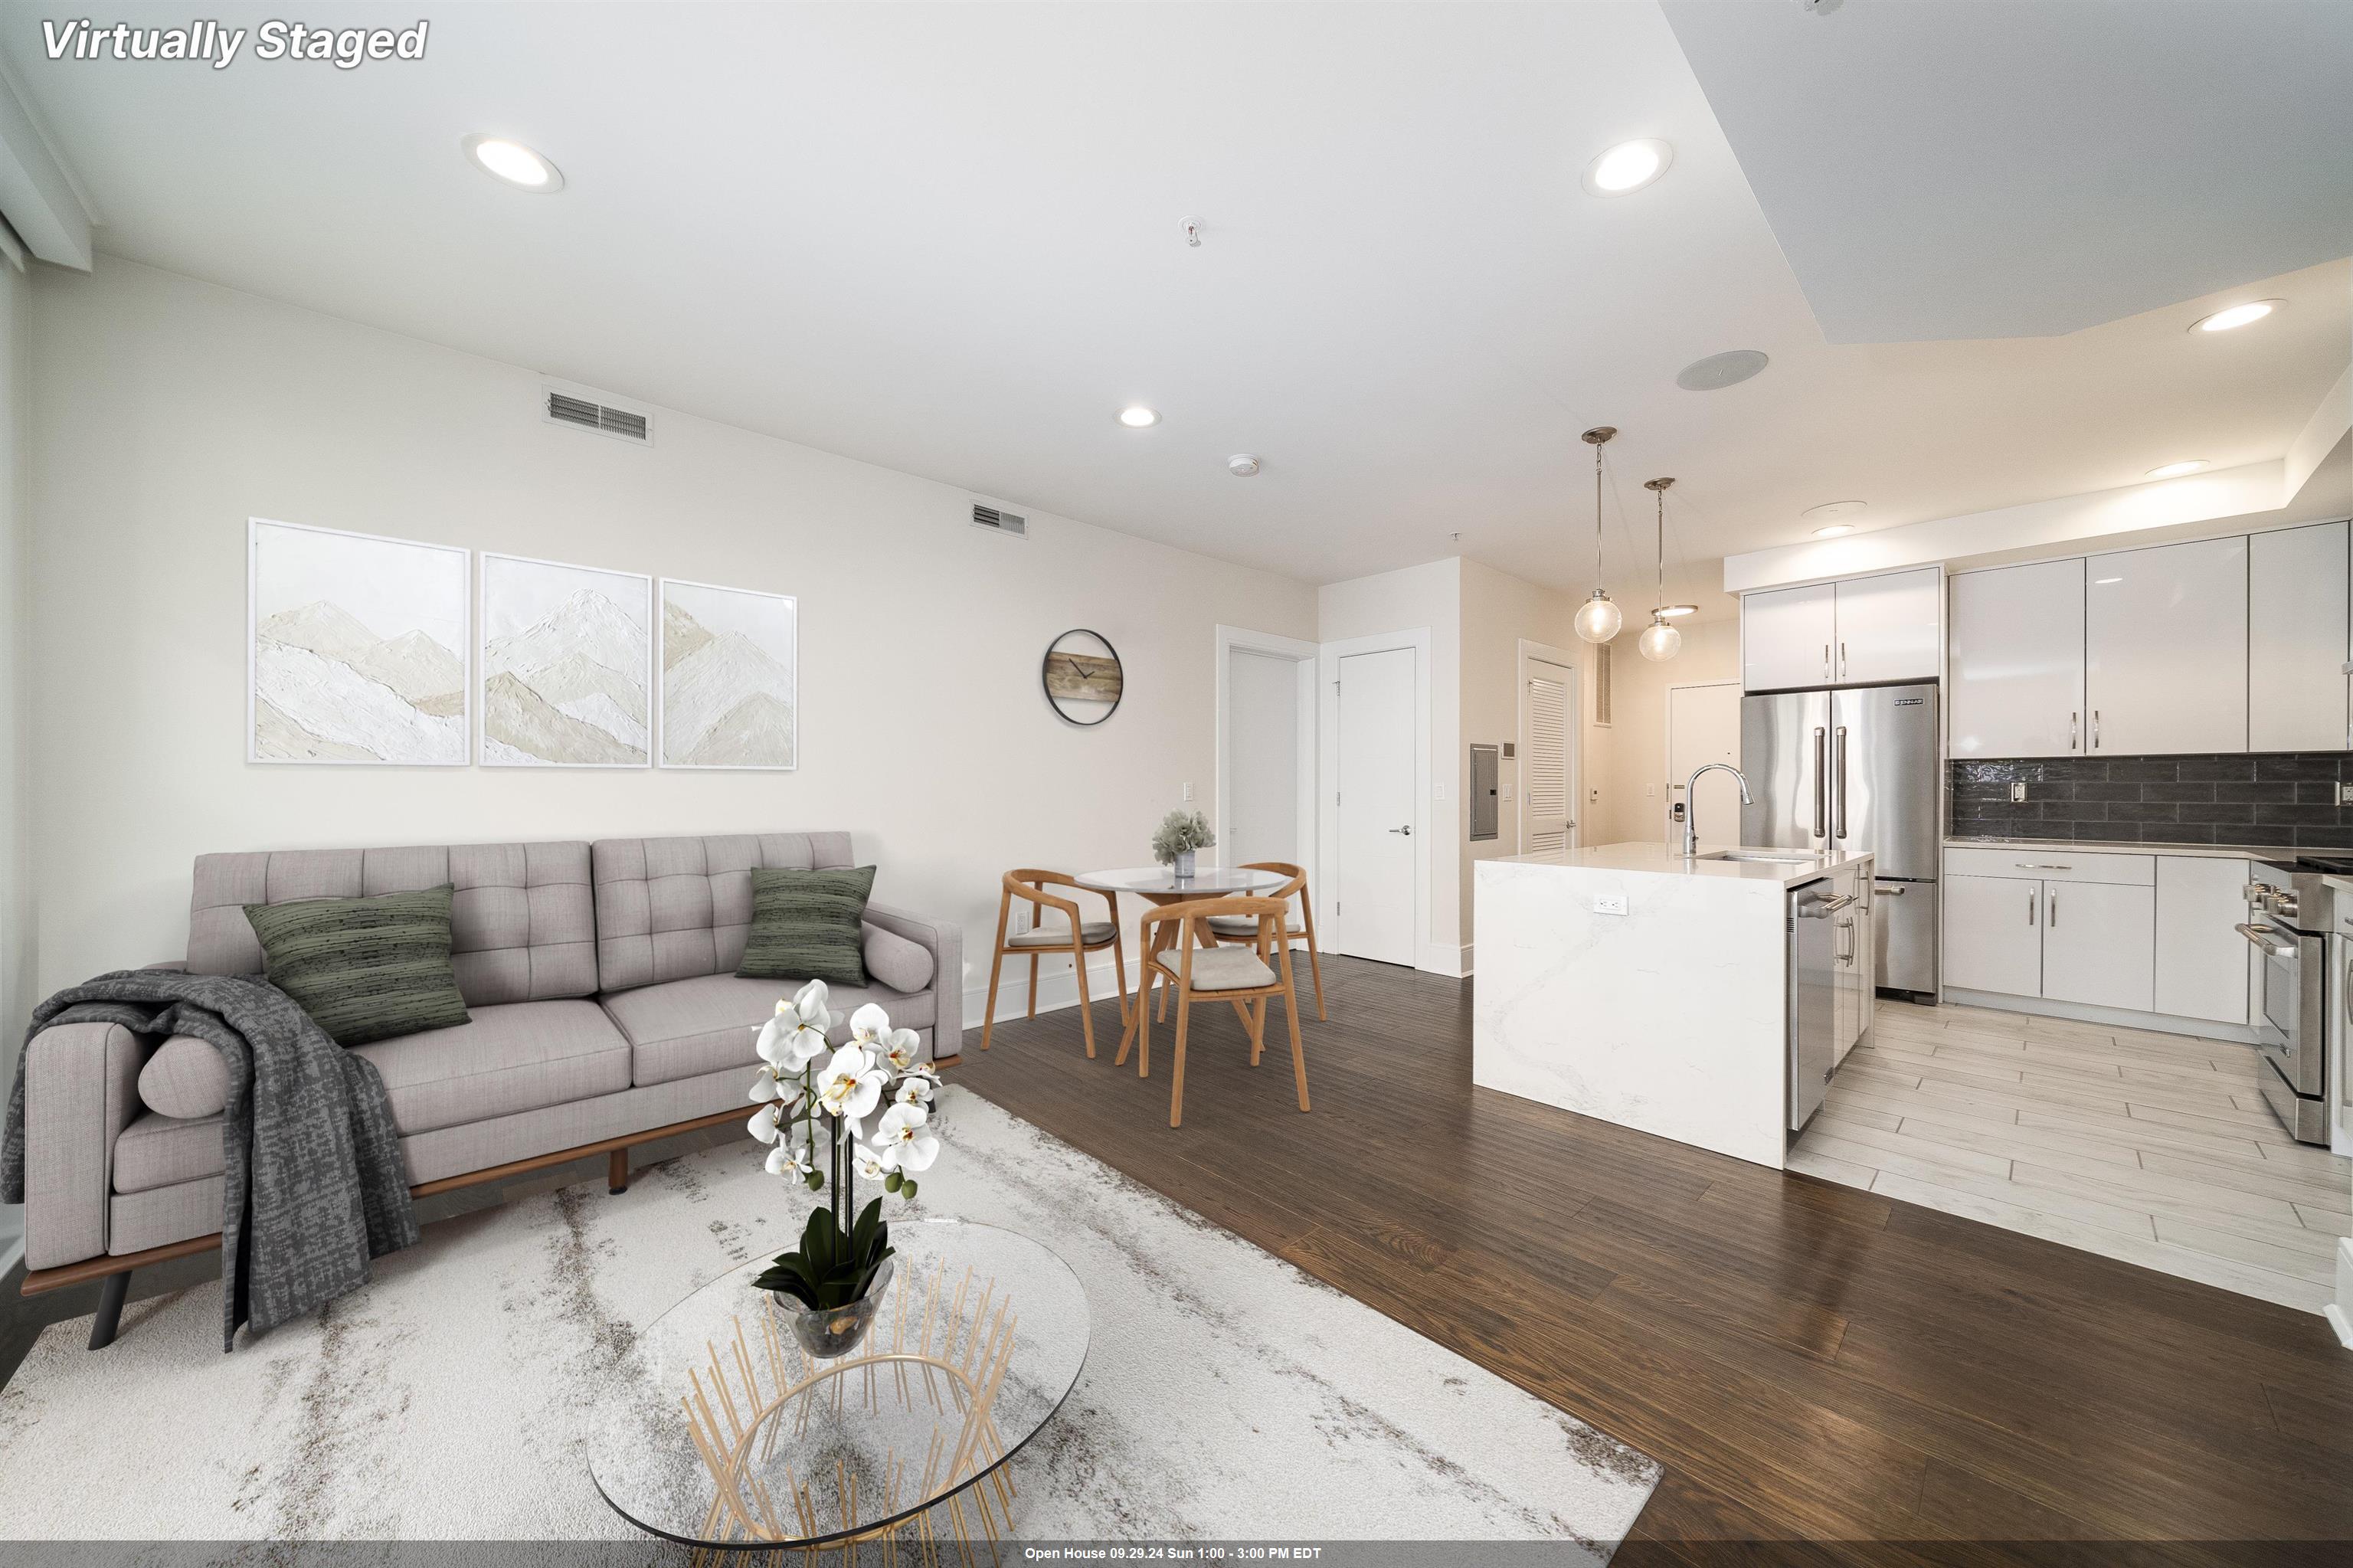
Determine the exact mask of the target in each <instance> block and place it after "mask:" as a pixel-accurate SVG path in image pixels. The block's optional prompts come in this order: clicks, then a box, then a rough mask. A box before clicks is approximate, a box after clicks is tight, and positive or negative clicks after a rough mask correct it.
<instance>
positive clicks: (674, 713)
mask: <svg viewBox="0 0 2353 1568" xmlns="http://www.w3.org/2000/svg"><path fill="white" fill-rule="evenodd" d="M798 637H799V606H798V604H797V602H796V601H795V600H794V599H792V597H791V596H789V595H787V594H777V593H758V592H755V591H754V590H752V589H750V588H717V587H713V586H712V584H709V583H689V582H680V581H678V580H677V579H676V578H673V577H665V578H663V579H662V585H661V765H662V766H663V767H664V768H792V767H795V766H796V765H797V762H798V750H799V729H800V725H799V707H800V705H799V696H798V689H797V680H798V673H797V672H798V669H799V652H798V649H799V643H798Z"/></svg>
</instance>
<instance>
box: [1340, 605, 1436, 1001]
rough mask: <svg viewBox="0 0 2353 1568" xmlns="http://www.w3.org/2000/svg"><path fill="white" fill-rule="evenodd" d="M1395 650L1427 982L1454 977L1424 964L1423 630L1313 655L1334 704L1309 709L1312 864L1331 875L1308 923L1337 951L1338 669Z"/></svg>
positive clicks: (1356, 640)
mask: <svg viewBox="0 0 2353 1568" xmlns="http://www.w3.org/2000/svg"><path fill="white" fill-rule="evenodd" d="M1398 649H1410V650H1411V651H1412V652H1413V755H1414V762H1415V766H1414V773H1413V836H1414V838H1415V839H1416V840H1417V841H1419V842H1420V844H1421V846H1422V848H1421V853H1419V854H1417V855H1415V856H1414V857H1413V948H1414V961H1413V967H1414V968H1415V969H1422V970H1425V971H1427V972H1429V973H1430V974H1444V975H1451V974H1453V973H1455V972H1456V971H1455V969H1453V968H1449V967H1447V966H1446V965H1444V964H1442V963H1440V962H1437V961H1435V960H1433V959H1432V958H1431V956H1430V955H1431V939H1430V857H1431V856H1432V855H1433V854H1435V853H1437V850H1436V847H1435V846H1434V845H1433V844H1432V842H1431V841H1430V774H1431V771H1432V767H1433V762H1432V758H1431V757H1430V628H1429V627H1427V626H1417V627H1414V628H1412V629H1410V630H1404V631H1377V632H1374V633H1372V634H1371V635H1370V636H1367V637H1345V638H1342V639H1340V640H1339V641H1333V642H1326V643H1324V644H1323V645H1322V647H1321V648H1320V649H1319V650H1318V651H1317V654H1318V656H1317V659H1316V671H1315V674H1316V681H1317V683H1318V687H1319V690H1321V691H1326V692H1334V693H1335V701H1332V702H1328V703H1318V704H1317V705H1316V708H1315V714H1316V718H1315V736H1316V769H1315V778H1316V796H1315V800H1316V805H1317V808H1318V809H1317V810H1316V813H1315V821H1316V828H1315V840H1316V863H1317V865H1318V867H1319V868H1323V869H1324V870H1328V872H1329V873H1330V874H1329V875H1326V876H1324V877H1323V879H1322V881H1321V882H1320V883H1317V884H1311V886H1314V887H1315V889H1316V894H1315V895H1316V897H1318V898H1320V899H1322V900H1323V901H1324V906H1323V907H1322V908H1321V909H1319V910H1317V911H1316V912H1315V918H1316V920H1317V921H1318V922H1319V923H1320V924H1321V925H1322V926H1323V927H1324V930H1325V931H1327V932H1329V933H1330V936H1329V938H1327V940H1328V941H1329V942H1330V945H1331V946H1332V947H1333V948H1338V947H1339V946H1340V945H1341V942H1342V941H1343V940H1344V939H1345V930H1346V927H1345V924H1344V922H1343V920H1342V918H1341V916H1340V913H1339V909H1338V901H1337V898H1336V896H1335V895H1336V893H1337V890H1338V888H1339V885H1340V877H1339V872H1340V806H1339V789H1340V705H1339V703H1338V701H1337V700H1336V692H1337V689H1338V687H1339V684H1340V661H1341V660H1343V659H1346V658H1351V657H1353V656H1355V655H1356V654H1358V653H1388V652H1396V651H1397V650H1398ZM1452 847H1453V846H1451V845H1450V846H1449V848H1450V849H1451V848H1452ZM1449 863H1450V865H1451V864H1452V863H1453V862H1451V861H1450V862H1449Z"/></svg>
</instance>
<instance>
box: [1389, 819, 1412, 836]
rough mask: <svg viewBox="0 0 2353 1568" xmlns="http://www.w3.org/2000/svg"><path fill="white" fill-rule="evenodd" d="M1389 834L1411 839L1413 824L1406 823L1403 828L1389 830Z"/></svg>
mask: <svg viewBox="0 0 2353 1568" xmlns="http://www.w3.org/2000/svg"><path fill="white" fill-rule="evenodd" d="M1389 832H1393V833H1403V834H1404V835H1405V836H1406V837H1408V838H1411V837H1413V824H1412V823H1411V822H1408V823H1407V824H1406V825H1405V826H1404V827H1401V828H1391V829H1390V830H1389Z"/></svg>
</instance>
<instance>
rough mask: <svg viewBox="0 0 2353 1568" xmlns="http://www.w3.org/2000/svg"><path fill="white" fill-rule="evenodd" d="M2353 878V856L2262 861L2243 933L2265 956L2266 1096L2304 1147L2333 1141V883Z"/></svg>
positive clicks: (2262, 1029)
mask: <svg viewBox="0 0 2353 1568" xmlns="http://www.w3.org/2000/svg"><path fill="white" fill-rule="evenodd" d="M2331 876H2353V857H2348V856H2344V855H2298V856H2297V857H2295V859H2294V860H2277V861H2261V862H2258V863H2256V864H2255V866H2254V873H2253V880H2251V881H2249V882H2248V884H2247V921H2246V924H2244V925H2242V926H2241V927H2239V934H2240V935H2241V936H2242V937H2244V938H2247V940H2248V941H2249V942H2251V943H2253V945H2254V947H2255V948H2257V950H2259V951H2260V952H2261V953H2262V954H2263V980H2262V985H2263V1016H2262V1018H2261V1019H2260V1020H2259V1021H2258V1023H2257V1026H2256V1027H2257V1031H2258V1033H2259V1035H2260V1038H2259V1039H2258V1041H2257V1044H2258V1045H2259V1046H2260V1047H2261V1049H2262V1050H2263V1054H2264V1057H2265V1059H2266V1060H2267V1061H2268V1062H2269V1063H2270V1065H2271V1068H2272V1070H2271V1071H2270V1072H2268V1073H2265V1074H2263V1076H2262V1080H2261V1081H2262V1085H2263V1099H2264V1102H2265V1103H2266V1104H2268V1105H2269V1106H2270V1107H2272V1111H2273V1114H2274V1115H2275V1116H2277V1117H2278V1118H2280V1121H2281V1123H2282V1125H2284V1127H2285V1128H2287V1130H2288V1131H2289V1133H2290V1134H2292V1135H2293V1136H2294V1137H2295V1139H2296V1140H2297V1141H2298V1142H2300V1143H2316V1144H2319V1145H2321V1146H2322V1147H2324V1148H2326V1147H2327V1143H2328V1092H2329V1089H2330V1087H2331V1086H2330V1084H2329V1082H2328V1030H2329V1022H2330V1020H2331V1018H2332V1017H2333V1015H2334V1013H2335V1011H2336V1009H2337V1007H2338V1006H2339V1005H2342V1002H2343V1000H2344V999H2342V998H2341V997H2339V995H2338V994H2337V992H2338V989H2339V985H2340V981H2339V980H2338V978H2337V975H2336V974H2335V973H2334V972H2333V971H2334V970H2335V969H2336V966H2335V965H2334V964H2332V963H2330V962H2329V953H2328V939H2329V937H2330V936H2331V934H2332V933H2334V932H2335V931H2336V929H2337V895H2336V893H2335V891H2334V890H2332V889H2331V888H2330V887H2329V885H2328V884H2327V881H2326V879H2327V878H2328V877H2331Z"/></svg>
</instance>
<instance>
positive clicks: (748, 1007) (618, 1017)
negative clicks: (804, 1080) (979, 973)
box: [601, 975, 939, 1117]
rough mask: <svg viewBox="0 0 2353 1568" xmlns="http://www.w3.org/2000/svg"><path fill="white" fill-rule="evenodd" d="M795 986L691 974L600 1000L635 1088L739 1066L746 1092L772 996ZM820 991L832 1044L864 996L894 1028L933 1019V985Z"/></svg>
mask: <svg viewBox="0 0 2353 1568" xmlns="http://www.w3.org/2000/svg"><path fill="white" fill-rule="evenodd" d="M799 989H800V985H799V982H798V981H797V980H742V979H739V978H738V977H736V976H734V975H697V976H695V977H694V978H693V979H691V980H668V981H665V982H663V983H662V984H660V985H648V986H639V987H638V988H637V989H636V990H634V991H612V992H609V993H607V995H606V996H605V997H604V998H602V999H601V1000H602V1001H604V1004H605V1011H606V1012H609V1013H611V1014H612V1016H613V1022H615V1023H617V1024H618V1025H620V1029H621V1033H623V1034H624V1035H626V1036H628V1043H629V1059H630V1072H631V1074H632V1078H631V1081H632V1082H633V1083H635V1084H637V1085H638V1086H639V1087H640V1088H642V1087H644V1086H646V1085H648V1084H667V1083H669V1082H670V1081H671V1080H672V1079H676V1078H691V1077H696V1076H699V1075H702V1074H704V1073H716V1072H719V1071H721V1070H723V1069H724V1068H728V1067H741V1068H743V1069H744V1089H745V1091H746V1092H747V1093H748V1092H749V1091H750V1089H751V1087H752V1078H751V1073H752V1069H753V1068H754V1067H755V1066H757V1065H759V1060H760V1059H759V1057H758V1056H757V1055H756V1054H754V1051H753V1044H754V1039H755V1038H756V1036H757V1034H758V1033H759V1029H760V1026H761V1025H762V1024H764V1023H765V1022H768V1020H769V1019H771V1018H773V1017H775V1016H776V1003H777V1001H779V1000H781V999H782V998H785V997H788V996H790V995H792V994H793V992H794V991H797V990H799ZM826 990H827V996H828V1000H827V1002H826V1006H827V1007H828V1008H829V1009H830V1010H831V1011H832V1012H833V1028H832V1030H831V1031H830V1032H829V1033H828V1038H830V1039H832V1040H833V1041H835V1042H836V1043H837V1044H839V1042H841V1041H844V1040H847V1039H849V1015H850V1014H851V1013H853V1012H857V1011H858V1010H859V1009H860V1007H862V1006H864V1005H865V1004H866V1003H868V1002H870V1001H871V1002H874V1003H876V1004H878V1005H879V1006H881V1009H882V1011H883V1012H887V1013H889V1014H890V1015H891V1022H892V1026H893V1027H894V1028H899V1029H928V1028H930V1027H931V1026H932V1024H933V1022H934V1020H935V1019H936V1018H937V1016H938V1005H939V1003H938V996H939V991H938V989H937V988H936V987H934V989H933V990H931V991H921V992H917V993H915V994H913V995H909V994H908V993H906V992H904V991H892V990H891V989H889V988H888V987H886V986H879V985H867V986H854V985H828V987H827V988H826ZM744 1103H745V1104H746V1105H749V1104H750V1103H751V1102H750V1101H749V1100H748V1099H747V1100H746V1101H745V1102H744ZM744 1115H745V1116H747V1117H748V1116H749V1115H751V1113H750V1112H749V1111H746V1112H744Z"/></svg>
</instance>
